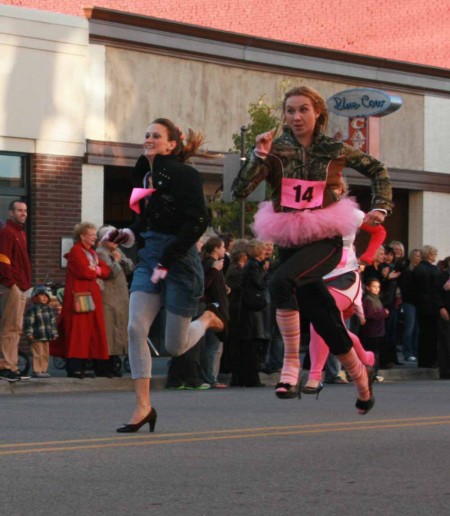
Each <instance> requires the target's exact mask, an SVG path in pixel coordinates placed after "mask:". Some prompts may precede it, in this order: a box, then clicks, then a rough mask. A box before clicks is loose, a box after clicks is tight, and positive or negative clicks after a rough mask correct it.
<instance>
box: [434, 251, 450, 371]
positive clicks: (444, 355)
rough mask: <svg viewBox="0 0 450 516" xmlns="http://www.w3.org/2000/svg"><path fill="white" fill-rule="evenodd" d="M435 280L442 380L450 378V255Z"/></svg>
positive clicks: (439, 362) (439, 360)
mask: <svg viewBox="0 0 450 516" xmlns="http://www.w3.org/2000/svg"><path fill="white" fill-rule="evenodd" d="M443 261H444V270H443V271H442V272H440V273H439V275H438V276H437V278H436V282H435V292H436V304H437V308H438V309H439V319H438V368H439V377H440V378H441V379H442V380H450V256H447V257H446V258H444V260H443Z"/></svg>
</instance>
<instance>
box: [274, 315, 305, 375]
mask: <svg viewBox="0 0 450 516" xmlns="http://www.w3.org/2000/svg"><path fill="white" fill-rule="evenodd" d="M276 319H277V324H278V328H279V329H280V333H281V336H282V337H283V342H284V360H283V368H282V370H281V377H280V382H281V383H289V384H290V385H297V382H298V378H299V371H300V314H299V313H298V312H297V311H296V310H278V309H277V312H276Z"/></svg>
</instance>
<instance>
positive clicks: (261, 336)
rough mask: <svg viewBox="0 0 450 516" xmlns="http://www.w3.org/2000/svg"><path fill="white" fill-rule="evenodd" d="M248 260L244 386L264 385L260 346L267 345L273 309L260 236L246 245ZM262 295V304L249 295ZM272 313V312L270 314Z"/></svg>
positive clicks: (241, 372)
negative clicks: (261, 375)
mask: <svg viewBox="0 0 450 516" xmlns="http://www.w3.org/2000/svg"><path fill="white" fill-rule="evenodd" d="M247 254H248V261H247V264H246V265H245V267H244V270H243V279H242V284H243V289H242V303H241V325H240V339H239V349H240V364H239V375H238V377H239V385H240V386H241V387H262V386H263V384H262V382H261V380H260V378H259V369H260V356H261V353H260V350H261V348H264V349H267V344H268V342H269V340H270V337H271V335H270V330H268V328H267V324H266V319H267V316H266V315H265V314H264V311H265V310H270V307H269V303H268V298H269V292H268V288H267V272H266V267H265V246H264V242H261V241H260V240H256V239H253V240H250V241H249V243H248V245H247ZM258 296H259V297H260V298H261V301H258V302H259V303H260V304H259V305H258V304H254V303H255V302H254V301H251V302H250V299H253V298H257V297H258ZM269 315H270V314H269Z"/></svg>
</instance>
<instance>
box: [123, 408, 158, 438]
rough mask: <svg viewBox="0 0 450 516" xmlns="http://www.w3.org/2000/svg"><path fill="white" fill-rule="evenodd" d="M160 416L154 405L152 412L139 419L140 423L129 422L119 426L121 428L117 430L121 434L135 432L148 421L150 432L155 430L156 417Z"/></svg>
mask: <svg viewBox="0 0 450 516" xmlns="http://www.w3.org/2000/svg"><path fill="white" fill-rule="evenodd" d="M157 417H158V414H157V413H156V410H155V409H154V408H153V407H152V409H151V410H150V412H149V413H148V414H147V415H146V416H145V417H144V419H142V420H141V421H139V423H134V424H133V423H128V424H126V425H122V426H119V428H118V429H117V430H116V431H117V432H119V433H120V434H130V433H133V432H137V431H138V430H139V428H141V426H144V425H145V423H148V428H149V432H154V431H155V425H156V418H157Z"/></svg>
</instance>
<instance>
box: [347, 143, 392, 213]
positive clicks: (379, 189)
mask: <svg viewBox="0 0 450 516" xmlns="http://www.w3.org/2000/svg"><path fill="white" fill-rule="evenodd" d="M343 150H344V155H345V157H346V166H347V167H349V168H353V169H355V170H356V171H357V172H359V173H360V174H363V175H364V176H366V177H368V178H369V179H370V180H371V182H372V209H377V208H379V209H384V210H386V211H387V213H388V214H390V213H391V212H392V187H391V181H390V179H389V174H388V171H387V169H386V167H385V166H384V165H383V163H381V162H380V161H378V160H377V159H375V158H373V157H372V156H369V155H368V154H364V152H362V151H360V150H358V149H355V148H353V147H351V146H350V145H344V147H343Z"/></svg>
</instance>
